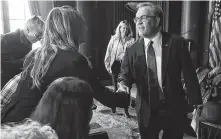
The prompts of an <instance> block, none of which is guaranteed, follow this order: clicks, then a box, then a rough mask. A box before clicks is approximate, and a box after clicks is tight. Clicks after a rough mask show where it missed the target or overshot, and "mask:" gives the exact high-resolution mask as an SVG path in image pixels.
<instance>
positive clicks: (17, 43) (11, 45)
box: [1, 29, 32, 87]
mask: <svg viewBox="0 0 221 139" xmlns="http://www.w3.org/2000/svg"><path fill="white" fill-rule="evenodd" d="M31 49H32V44H31V42H29V41H28V40H27V39H26V37H25V36H24V33H23V32H21V30H19V29H18V30H16V31H15V32H10V33H7V34H5V35H3V36H2V39H1V79H2V82H1V86H2V87H3V86H4V85H5V83H7V82H8V81H9V80H10V79H11V78H12V77H14V76H15V75H17V74H18V73H20V72H21V71H22V67H23V59H24V57H25V55H26V54H27V53H28V52H30V51H31Z"/></svg>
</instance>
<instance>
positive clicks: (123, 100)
mask: <svg viewBox="0 0 221 139" xmlns="http://www.w3.org/2000/svg"><path fill="white" fill-rule="evenodd" d="M116 93H117V95H118V97H119V98H120V99H119V100H120V104H119V106H120V107H121V108H124V112H125V115H126V117H127V118H130V114H129V112H128V107H129V105H130V89H129V87H127V86H124V85H121V84H118V89H117V91H116ZM112 111H113V113H115V111H116V108H112Z"/></svg>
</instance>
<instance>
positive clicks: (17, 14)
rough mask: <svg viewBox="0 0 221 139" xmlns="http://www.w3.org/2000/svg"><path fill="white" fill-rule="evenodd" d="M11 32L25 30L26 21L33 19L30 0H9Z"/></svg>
mask: <svg viewBox="0 0 221 139" xmlns="http://www.w3.org/2000/svg"><path fill="white" fill-rule="evenodd" d="M8 7H9V22H10V31H15V30H16V29H18V28H23V26H24V23H25V21H26V20H27V19H28V18H30V17H31V14H30V11H29V7H28V0H16V1H15V0H9V1H8Z"/></svg>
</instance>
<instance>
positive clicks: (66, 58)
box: [1, 6, 129, 123]
mask: <svg viewBox="0 0 221 139" xmlns="http://www.w3.org/2000/svg"><path fill="white" fill-rule="evenodd" d="M83 34H85V24H84V18H83V16H82V15H81V13H80V12H79V11H77V10H75V9H73V8H72V7H70V6H62V7H55V8H53V9H52V10H51V11H50V12H49V14H48V16H47V19H46V21H45V32H44V35H43V44H42V47H39V48H37V49H35V50H33V51H31V52H30V53H29V54H28V55H27V57H26V58H25V61H24V69H23V71H22V75H21V80H20V82H19V83H18V86H17V88H16V91H15V93H14V94H13V96H12V98H11V101H10V102H9V103H8V104H7V105H6V106H5V108H4V109H3V110H2V112H1V119H2V123H6V122H16V121H20V120H23V119H25V118H27V117H29V116H30V114H31V113H32V112H33V110H34V109H35V107H36V106H37V104H38V103H39V101H40V99H41V98H42V96H43V94H44V92H45V91H46V90H47V87H48V85H49V84H51V83H52V82H53V81H54V80H56V79H58V78H60V77H68V76H72V77H78V78H80V79H82V80H85V81H87V82H88V83H89V84H90V85H91V87H92V89H93V97H94V98H95V99H97V100H98V101H100V102H101V103H103V104H104V105H106V106H108V107H111V108H112V107H122V108H125V107H127V106H128V104H129V97H128V94H126V93H113V92H111V90H108V89H107V88H105V87H104V86H102V85H101V84H100V82H99V80H98V79H97V78H96V74H94V73H93V72H92V69H91V68H90V67H89V65H88V62H87V60H86V58H85V57H84V56H83V55H82V54H80V53H79V52H78V48H79V44H81V43H82V42H84V35H83Z"/></svg>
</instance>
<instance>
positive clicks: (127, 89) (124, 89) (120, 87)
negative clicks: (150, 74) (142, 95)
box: [116, 83, 130, 94]
mask: <svg viewBox="0 0 221 139" xmlns="http://www.w3.org/2000/svg"><path fill="white" fill-rule="evenodd" d="M129 91H130V89H129V87H127V86H125V85H122V84H121V83H118V89H117V91H116V92H126V93H128V94H130V92H129Z"/></svg>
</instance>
